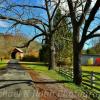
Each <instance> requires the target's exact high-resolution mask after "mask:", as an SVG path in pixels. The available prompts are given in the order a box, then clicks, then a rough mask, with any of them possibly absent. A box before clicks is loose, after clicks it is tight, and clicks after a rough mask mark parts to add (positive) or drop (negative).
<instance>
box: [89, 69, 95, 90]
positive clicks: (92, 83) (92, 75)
mask: <svg viewBox="0 0 100 100" xmlns="http://www.w3.org/2000/svg"><path fill="white" fill-rule="evenodd" d="M94 80H95V74H94V72H93V71H92V72H91V80H90V81H91V89H93V86H95V84H94Z"/></svg>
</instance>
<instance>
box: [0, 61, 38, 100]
mask: <svg viewBox="0 0 100 100" xmlns="http://www.w3.org/2000/svg"><path fill="white" fill-rule="evenodd" d="M31 80H32V79H31V77H30V75H29V74H28V73H27V72H26V71H25V70H23V69H22V68H21V66H20V65H19V64H18V62H17V61H16V60H11V61H9V63H8V65H7V69H5V70H0V100H28V99H29V100H39V97H38V95H37V91H36V89H35V85H34V83H31Z"/></svg>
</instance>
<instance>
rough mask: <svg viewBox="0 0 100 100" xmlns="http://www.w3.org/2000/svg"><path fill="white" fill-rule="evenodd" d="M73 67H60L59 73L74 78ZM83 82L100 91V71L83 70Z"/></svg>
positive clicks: (66, 77) (67, 77)
mask: <svg viewBox="0 0 100 100" xmlns="http://www.w3.org/2000/svg"><path fill="white" fill-rule="evenodd" d="M72 70H73V69H72V68H68V69H67V68H59V73H60V74H61V75H62V76H64V77H65V79H70V80H72V79H73V71H72ZM82 84H83V85H86V86H88V87H89V88H90V89H94V90H96V91H99V92H100V73H99V72H93V71H92V72H91V71H82Z"/></svg>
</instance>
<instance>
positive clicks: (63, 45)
mask: <svg viewBox="0 0 100 100" xmlns="http://www.w3.org/2000/svg"><path fill="white" fill-rule="evenodd" d="M62 16H63V15H62V13H61V10H60V8H59V9H58V10H57V12H56V14H55V16H54V19H53V23H54V27H56V26H55V25H56V23H57V21H58V20H59V19H60V18H61V17H62ZM54 41H55V48H56V62H59V61H60V62H65V63H66V62H68V61H66V58H70V59H71V58H72V33H71V30H69V29H68V25H67V19H66V18H64V19H63V20H62V21H61V22H60V24H59V28H58V29H57V30H56V32H55V34H54ZM66 64H68V63H66Z"/></svg>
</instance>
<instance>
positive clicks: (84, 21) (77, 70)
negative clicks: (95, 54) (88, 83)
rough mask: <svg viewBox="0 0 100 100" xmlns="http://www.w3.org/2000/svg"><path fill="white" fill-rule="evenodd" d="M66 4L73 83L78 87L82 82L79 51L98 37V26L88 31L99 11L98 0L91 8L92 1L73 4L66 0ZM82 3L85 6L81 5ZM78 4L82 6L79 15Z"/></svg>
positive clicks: (80, 0) (85, 0)
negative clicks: (70, 28)
mask: <svg viewBox="0 0 100 100" xmlns="http://www.w3.org/2000/svg"><path fill="white" fill-rule="evenodd" d="M67 2H68V7H69V12H70V18H71V23H72V29H73V66H74V68H73V71H74V82H75V83H76V84H77V85H80V84H81V82H82V75H81V67H80V54H81V50H82V48H83V46H84V44H85V42H86V41H87V40H89V39H91V38H94V37H99V36H100V34H98V33H96V31H97V30H99V29H100V24H99V25H97V26H96V27H95V28H94V27H93V28H94V29H93V28H92V29H93V30H92V31H89V28H90V25H91V23H92V21H93V20H95V16H96V13H97V12H98V10H99V7H100V0H96V3H95V5H94V6H93V7H92V8H91V3H92V0H76V2H74V0H67ZM84 2H85V6H84V5H83V3H84ZM79 4H81V6H82V10H81V14H80V13H77V6H79ZM87 16H88V18H87ZM83 25H84V26H83ZM81 28H82V31H81ZM81 34H82V36H81ZM80 37H81V38H80Z"/></svg>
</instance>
